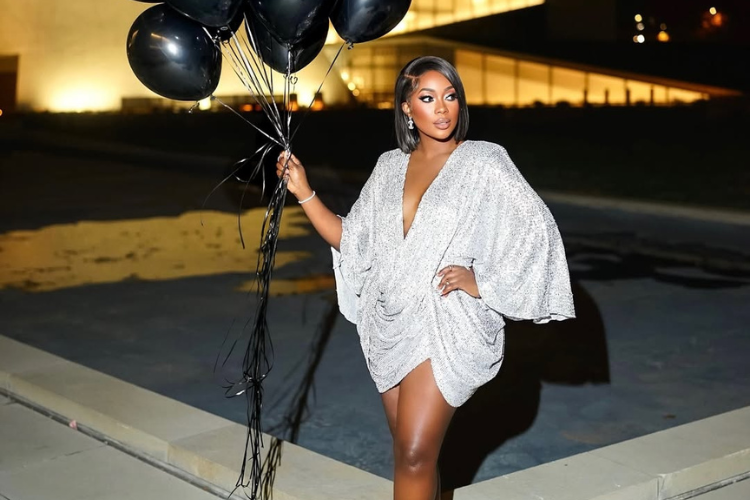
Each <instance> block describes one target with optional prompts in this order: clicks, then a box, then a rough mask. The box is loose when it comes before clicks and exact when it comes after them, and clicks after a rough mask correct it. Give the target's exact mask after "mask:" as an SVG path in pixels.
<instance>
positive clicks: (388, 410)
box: [380, 385, 400, 440]
mask: <svg viewBox="0 0 750 500" xmlns="http://www.w3.org/2000/svg"><path fill="white" fill-rule="evenodd" d="M399 387H400V386H398V385H397V386H396V387H393V388H391V389H388V390H387V391H385V392H384V393H382V394H381V395H380V397H381V398H382V399H383V409H384V410H385V418H386V419H387V420H388V428H389V429H390V430H391V437H392V438H393V439H394V440H395V439H396V420H397V418H396V415H397V412H398V394H399Z"/></svg>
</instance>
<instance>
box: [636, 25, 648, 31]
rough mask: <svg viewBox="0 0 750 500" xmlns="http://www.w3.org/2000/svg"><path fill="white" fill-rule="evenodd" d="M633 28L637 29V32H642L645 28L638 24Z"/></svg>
mask: <svg viewBox="0 0 750 500" xmlns="http://www.w3.org/2000/svg"><path fill="white" fill-rule="evenodd" d="M635 27H636V28H638V31H643V30H644V29H645V28H646V27H645V26H644V25H643V23H638V24H636V25H635Z"/></svg>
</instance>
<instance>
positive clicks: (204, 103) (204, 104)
mask: <svg viewBox="0 0 750 500" xmlns="http://www.w3.org/2000/svg"><path fill="white" fill-rule="evenodd" d="M198 109H200V110H201V111H208V110H209V109H211V98H210V97H206V98H205V99H202V100H200V101H199V102H198Z"/></svg>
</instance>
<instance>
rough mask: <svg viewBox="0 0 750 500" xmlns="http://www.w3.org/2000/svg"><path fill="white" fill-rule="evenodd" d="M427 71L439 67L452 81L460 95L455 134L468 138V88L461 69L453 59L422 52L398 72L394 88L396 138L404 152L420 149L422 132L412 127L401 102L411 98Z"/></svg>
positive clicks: (460, 137)
mask: <svg viewBox="0 0 750 500" xmlns="http://www.w3.org/2000/svg"><path fill="white" fill-rule="evenodd" d="M428 71H437V72H438V73H440V74H441V75H443V76H444V77H445V78H447V79H448V81H449V82H451V85H453V88H454V89H455V90H456V96H458V123H457V124H456V129H455V130H454V131H453V138H454V139H455V140H456V142H461V141H463V140H464V139H465V138H466V134H467V133H468V131H469V108H468V107H467V106H466V92H464V85H463V83H461V77H459V76H458V71H456V68H454V67H453V65H452V64H451V63H449V62H448V61H446V60H445V59H442V58H440V57H434V56H422V57H417V58H416V59H414V60H412V61H411V62H409V63H408V64H407V65H406V66H404V68H403V69H402V70H401V73H399V75H398V78H397V79H396V90H395V102H394V104H395V110H394V111H395V117H396V141H397V142H398V147H399V148H400V149H401V151H403V152H404V153H411V152H412V151H414V150H415V149H417V145H418V144H419V132H418V131H417V129H416V128H415V129H413V130H409V127H408V126H407V117H406V115H405V114H404V112H403V110H402V109H401V104H402V103H404V102H406V101H407V100H409V97H411V95H412V94H413V93H414V91H415V90H417V87H418V85H419V77H420V76H422V75H423V74H425V73H427V72H428Z"/></svg>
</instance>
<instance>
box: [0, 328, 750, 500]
mask: <svg viewBox="0 0 750 500" xmlns="http://www.w3.org/2000/svg"><path fill="white" fill-rule="evenodd" d="M0 367H2V369H0V380H1V381H2V386H1V388H2V390H3V391H6V393H7V394H10V395H12V397H13V398H17V399H20V400H22V401H24V402H26V403H27V404H29V405H31V406H33V407H35V408H37V409H38V410H41V411H42V412H45V413H47V414H49V415H54V416H55V418H56V419H57V420H58V421H55V420H53V419H51V418H48V417H47V416H45V415H42V414H40V413H37V412H34V411H32V410H31V409H29V408H28V407H25V406H22V405H19V404H18V403H17V402H15V401H13V400H10V399H8V398H7V397H2V396H0V424H2V425H1V426H0V496H2V497H3V498H6V499H9V500H26V499H37V498H39V499H42V498H53V497H54V498H61V499H68V498H70V499H77V498H107V499H110V498H111V499H120V498H139V499H140V498H181V499H185V498H186V499H196V500H199V499H209V498H216V496H214V495H216V494H218V495H220V496H222V497H224V498H226V496H227V494H226V491H227V490H230V489H232V487H233V484H234V481H235V478H236V477H237V476H238V468H239V465H240V461H239V457H240V456H241V449H240V448H239V447H238V445H239V444H240V443H241V442H243V439H242V437H243V434H244V429H243V427H242V426H240V425H237V424H234V423H232V422H229V421H226V420H223V419H220V418H217V417H215V416H212V415H210V414H207V413H206V412H203V411H200V410H198V409H196V408H192V407H190V406H187V405H184V404H181V403H179V402H176V401H173V400H169V399H168V398H165V397H163V396H159V395H158V394H155V393H152V392H150V391H146V390H144V389H141V388H138V387H135V386H132V385H130V384H127V383H124V382H122V381H120V380H117V379H114V378H112V377H109V376H107V375H104V374H102V373H99V372H96V371H94V370H90V369H88V368H85V367H82V366H79V365H75V364H74V363H70V362H68V361H66V360H64V359H61V358H58V357H56V356H52V355H50V354H48V353H45V352H43V351H40V350H38V349H34V348H32V347H29V346H26V345H24V344H21V343H19V342H15V341H13V340H10V339H8V338H6V337H2V336H0ZM61 422H62V423H61ZM66 422H67V423H68V425H67V426H66V425H65V423H66ZM749 426H750V407H748V408H743V409H739V410H735V411H731V412H728V413H725V414H722V415H717V416H714V417H710V418H708V419H704V420H700V421H697V422H692V423H689V424H685V425H681V426H678V427H674V428H672V429H669V430H667V431H661V432H657V433H654V434H650V435H646V436H642V437H639V438H636V439H632V440H628V441H624V442H621V443H618V444H614V445H610V446H606V447H603V448H600V449H597V450H594V451H590V452H586V453H582V454H578V455H574V456H570V457H566V458H564V459H561V460H557V461H554V462H551V463H548V464H544V465H540V466H538V467H532V468H530V469H526V470H524V471H520V472H516V473H513V474H509V475H505V476H501V477H497V478H494V479H490V480H486V481H480V482H478V483H475V484H473V485H470V486H465V487H462V488H458V489H457V490H455V491H452V492H446V495H445V496H444V497H445V498H446V499H448V498H455V499H461V500H495V499H497V498H503V499H505V500H532V499H539V498H546V499H548V500H589V499H591V500H594V499H597V500H624V499H628V500H670V499H674V500H677V499H680V500H683V499H687V498H694V497H697V498H700V499H702V500H719V499H720V500H741V499H744V498H746V496H744V495H745V494H746V492H747V491H748V489H747V488H748V485H750V480H748V478H750V434H749V433H748V432H747V429H748V428H749ZM81 431H84V433H85V434H90V435H95V436H98V437H100V438H102V440H103V441H105V442H102V440H96V439H92V438H91V437H89V436H87V435H84V433H82V432H81ZM107 442H108V443H110V444H112V443H114V444H115V446H116V448H119V449H124V450H127V451H129V452H130V455H126V454H124V453H122V452H120V451H118V450H117V449H115V448H113V447H112V446H108V445H107V444H106V443H107ZM270 442H271V438H270V436H266V443H270ZM282 446H283V451H282V462H281V465H280V466H279V468H278V472H277V476H276V480H275V482H274V498H282V499H299V500H316V499H321V500H322V499H339V498H341V499H362V500H370V499H372V500H375V499H384V498H388V497H389V496H390V490H391V486H390V482H389V481H387V480H384V479H382V478H379V477H377V476H375V475H373V474H368V473H366V472H364V471H361V470H359V469H357V468H355V467H351V466H348V465H345V464H343V463H340V462H336V461H335V460H331V459H329V458H326V457H323V456H321V455H317V454H315V453H312V452H309V451H307V450H305V449H303V448H300V447H298V446H295V445H293V444H291V443H283V445H282ZM134 456H135V457H139V459H140V460H139V459H137V458H134ZM165 470H168V471H170V472H171V474H167V473H166V472H164V471H165ZM196 485H197V486H199V487H196ZM208 491H210V492H211V493H208Z"/></svg>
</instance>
